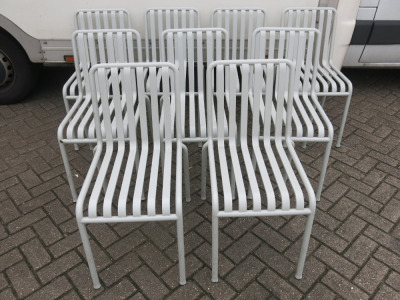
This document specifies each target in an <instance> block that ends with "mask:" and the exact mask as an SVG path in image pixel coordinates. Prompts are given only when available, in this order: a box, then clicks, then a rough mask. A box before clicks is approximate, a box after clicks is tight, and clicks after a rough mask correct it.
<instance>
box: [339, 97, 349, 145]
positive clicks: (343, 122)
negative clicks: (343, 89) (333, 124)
mask: <svg viewBox="0 0 400 300" xmlns="http://www.w3.org/2000/svg"><path fill="white" fill-rule="evenodd" d="M350 101H351V94H350V95H348V96H347V99H346V104H345V106H344V111H343V116H342V124H341V125H340V129H339V135H338V139H337V142H336V147H338V148H339V147H340V143H341V142H342V137H343V131H344V126H345V125H346V119H347V113H348V112H349V107H350Z"/></svg>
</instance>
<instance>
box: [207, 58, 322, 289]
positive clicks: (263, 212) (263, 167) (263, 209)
mask: <svg viewBox="0 0 400 300" xmlns="http://www.w3.org/2000/svg"><path fill="white" fill-rule="evenodd" d="M239 72H240V76H241V85H240V88H239V93H236V91H237V87H236V77H237V76H238V75H239V74H238V73H239ZM214 79H215V80H216V82H215V84H213V82H212V81H213V80H214ZM293 80H294V65H293V64H292V63H291V62H290V61H289V60H275V59H268V60H266V59H262V60H232V61H216V62H214V63H212V64H211V65H210V66H209V68H208V70H207V126H208V135H207V136H208V142H207V143H208V156H209V167H210V177H211V179H210V182H211V195H212V281H213V282H217V281H218V221H219V218H225V217H229V218H234V217H262V216H291V215H306V216H307V223H306V227H305V232H304V237H303V243H302V247H301V252H300V258H299V261H298V266H297V271H296V278H298V279H300V278H301V277H302V272H303V267H304V262H305V258H306V253H307V248H308V243H309V239H310V234H311V228H312V224H313V219H314V214H315V206H316V202H315V194H314V191H313V189H312V186H311V184H310V182H309V180H308V178H307V176H306V173H305V172H304V169H303V167H302V165H301V163H300V160H299V158H298V157H297V155H296V152H295V149H294V146H293V144H294V142H293V139H292V137H291V133H292V130H291V124H292V121H291V118H292V113H291V111H292V102H293V93H294V91H293V88H294V82H293ZM227 83H228V84H227ZM228 92H229V93H228ZM227 95H229V99H227V100H228V105H226V104H225V103H226V99H225V98H226V97H227ZM250 97H252V98H253V105H252V110H249V99H250ZM261 102H263V103H264V109H263V110H261V107H260V104H261ZM214 107H215V109H216V111H217V120H216V124H214V120H213V117H212V111H213V110H214ZM210 108H211V109H210ZM273 110H276V113H275V114H272V111H273ZM224 114H226V115H227V116H228V128H229V135H228V137H227V136H226V135H225V133H224V122H225V115H224ZM260 114H263V116H264V122H263V123H262V122H260ZM214 126H217V136H216V137H215V135H214V133H213V130H212V128H213V127H214ZM228 165H232V167H233V169H234V172H233V175H234V176H231V177H230V176H229V169H228ZM217 166H218V168H217ZM256 169H258V170H259V171H258V172H256ZM232 185H234V186H235V189H236V191H237V195H238V197H237V198H238V200H237V201H233V198H234V197H233V196H232ZM247 189H249V190H250V191H251V194H252V197H251V198H250V199H249V198H248V197H247V193H246V190H247Z"/></svg>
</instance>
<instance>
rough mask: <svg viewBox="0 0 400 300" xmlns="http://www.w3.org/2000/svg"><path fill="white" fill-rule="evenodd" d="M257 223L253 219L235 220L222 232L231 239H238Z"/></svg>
mask: <svg viewBox="0 0 400 300" xmlns="http://www.w3.org/2000/svg"><path fill="white" fill-rule="evenodd" d="M257 223H258V220H257V219H255V218H235V219H234V220H233V221H232V222H231V223H230V224H229V225H228V226H226V227H225V228H224V230H223V231H224V232H225V233H227V234H228V235H229V236H230V237H232V238H233V239H238V238H239V237H240V236H241V235H243V234H244V233H246V231H248V230H250V229H251V228H252V227H253V226H254V225H255V224H257Z"/></svg>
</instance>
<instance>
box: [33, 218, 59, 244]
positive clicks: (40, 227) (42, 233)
mask: <svg viewBox="0 0 400 300" xmlns="http://www.w3.org/2000/svg"><path fill="white" fill-rule="evenodd" d="M33 228H34V229H35V231H36V233H37V234H38V235H39V238H40V239H41V240H42V241H43V243H44V244H45V245H46V246H48V245H51V244H53V243H54V242H56V241H58V240H60V239H61V238H62V234H61V232H60V231H59V230H58V228H57V227H56V226H55V225H54V224H53V222H52V221H51V220H50V219H49V218H45V219H43V220H42V221H40V222H38V223H36V224H34V225H33Z"/></svg>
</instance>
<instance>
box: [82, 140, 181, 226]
mask: <svg viewBox="0 0 400 300" xmlns="http://www.w3.org/2000/svg"><path fill="white" fill-rule="evenodd" d="M161 147H163V148H164V147H165V149H161ZM173 148H174V149H173ZM166 149H167V150H166ZM97 152H99V153H97ZM180 153H181V152H180ZM176 155H177V152H176V144H175V143H173V144H172V143H169V144H166V145H164V144H162V145H157V144H142V145H140V147H139V148H138V147H136V145H134V144H129V143H126V142H124V141H121V142H114V144H109V145H108V146H106V145H104V147H103V149H96V152H95V156H94V157H95V158H94V160H93V162H92V166H91V168H95V167H97V168H98V173H97V175H96V178H95V179H94V181H93V183H92V185H91V187H90V188H89V190H88V191H87V194H86V195H85V194H82V195H80V196H79V198H78V203H79V202H80V201H82V203H81V204H80V205H78V206H81V207H82V209H81V211H80V212H78V211H77V214H78V215H81V218H82V219H81V220H82V222H84V223H90V222H91V221H93V222H96V223H97V222H99V220H101V222H123V221H124V220H125V221H135V222H139V221H153V220H155V219H165V220H176V218H177V216H176V214H175V201H176V200H179V201H181V199H175V193H171V191H174V188H173V186H174V184H173V183H175V178H176V169H177V166H176V161H177V160H179V158H178V159H175V156H176ZM173 158H174V159H173ZM99 161H100V163H99ZM95 174H96V172H94V173H93V174H92V177H89V176H88V178H87V179H86V180H88V181H92V179H93V177H94V175H95ZM102 188H103V191H102ZM78 206H77V210H78Z"/></svg>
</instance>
